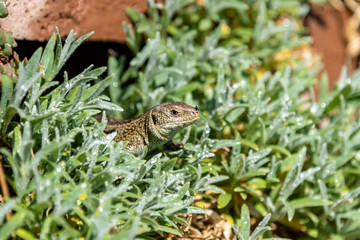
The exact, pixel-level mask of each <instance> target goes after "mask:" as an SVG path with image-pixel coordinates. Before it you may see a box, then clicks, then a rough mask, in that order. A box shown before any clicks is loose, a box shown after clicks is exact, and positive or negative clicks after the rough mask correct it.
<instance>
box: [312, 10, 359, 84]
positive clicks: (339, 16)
mask: <svg viewBox="0 0 360 240" xmlns="http://www.w3.org/2000/svg"><path fill="white" fill-rule="evenodd" d="M349 16H350V13H349V12H348V11H346V9H343V10H341V11H338V10H335V9H334V8H332V7H331V6H328V5H326V4H321V5H320V4H312V5H311V10H310V12H309V14H308V16H307V17H306V18H305V25H307V26H308V28H309V32H310V35H311V37H312V38H313V40H314V42H313V47H314V49H315V50H316V51H317V52H318V53H319V54H320V55H321V56H322V61H323V63H324V65H325V71H326V72H327V74H328V76H329V89H332V88H333V87H334V85H335V83H336V81H337V80H338V79H339V76H340V73H341V70H342V68H343V66H344V65H347V67H348V68H349V71H350V72H353V71H354V70H355V69H356V66H357V61H356V59H351V58H350V57H348V56H347V55H346V44H347V42H346V39H345V37H344V28H345V27H344V26H345V23H346V21H347V19H348V18H349Z"/></svg>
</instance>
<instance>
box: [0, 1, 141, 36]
mask: <svg viewBox="0 0 360 240" xmlns="http://www.w3.org/2000/svg"><path fill="white" fill-rule="evenodd" d="M128 7H132V8H134V9H135V10H137V11H140V12H144V11H145V10H146V8H147V4H146V0H101V1H99V0H86V1H85V0H77V1H73V0H72V1H71V0H56V1H55V0H26V1H24V0H12V1H10V6H9V7H8V11H9V16H8V17H6V18H5V19H1V20H0V26H1V27H2V28H4V29H5V30H6V31H11V32H13V34H14V37H15V38H16V39H17V40H36V41H46V40H48V39H49V37H50V36H51V34H52V33H53V32H54V31H55V27H56V26H57V27H58V28H59V31H60V33H61V34H62V36H67V35H68V33H69V31H70V30H71V29H74V31H75V32H77V33H78V36H81V35H84V34H86V33H88V32H91V31H95V34H93V35H92V36H91V38H90V40H92V41H107V42H124V41H125V38H126V35H125V32H124V30H123V27H122V22H123V21H127V22H129V20H128V18H127V15H126V12H125V10H126V8H128Z"/></svg>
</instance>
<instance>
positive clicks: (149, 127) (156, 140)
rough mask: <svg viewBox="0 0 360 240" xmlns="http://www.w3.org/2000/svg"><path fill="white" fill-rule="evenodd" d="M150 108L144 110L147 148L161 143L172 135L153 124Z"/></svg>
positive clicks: (152, 147)
mask: <svg viewBox="0 0 360 240" xmlns="http://www.w3.org/2000/svg"><path fill="white" fill-rule="evenodd" d="M152 114H153V112H152V110H150V111H148V112H146V131H147V137H148V140H149V143H150V144H149V149H150V150H151V149H154V148H155V147H156V146H158V145H161V144H163V143H165V142H167V141H168V140H169V139H171V138H172V137H173V136H170V132H169V131H166V129H163V128H160V127H159V126H157V125H155V123H154V121H153V118H152V117H151V116H152Z"/></svg>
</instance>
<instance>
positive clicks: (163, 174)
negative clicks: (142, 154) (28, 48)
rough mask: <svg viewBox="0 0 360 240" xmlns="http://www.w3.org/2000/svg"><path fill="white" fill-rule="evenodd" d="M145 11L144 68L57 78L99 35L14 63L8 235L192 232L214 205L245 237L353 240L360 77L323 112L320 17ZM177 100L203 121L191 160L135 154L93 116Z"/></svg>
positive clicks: (231, 9)
mask: <svg viewBox="0 0 360 240" xmlns="http://www.w3.org/2000/svg"><path fill="white" fill-rule="evenodd" d="M148 5H149V10H148V13H147V14H139V13H137V12H135V11H134V10H131V9H129V10H128V14H129V16H130V18H131V19H132V21H133V26H134V27H133V28H132V27H131V26H130V25H127V24H124V29H125V31H126V32H127V34H128V41H127V43H128V46H129V47H130V49H131V50H132V51H133V53H134V57H133V58H132V59H129V60H130V61H129V63H128V64H127V61H126V59H125V57H121V58H119V59H115V58H114V57H110V58H109V64H108V75H109V76H108V77H107V78H105V79H101V77H100V76H101V75H102V74H103V73H104V72H105V71H106V68H98V69H92V67H91V66H90V67H89V68H87V69H85V70H84V71H83V72H82V73H80V74H79V75H77V76H75V77H73V78H71V79H68V77H67V74H66V72H64V77H63V78H61V77H60V76H59V73H60V70H61V69H62V67H63V65H64V63H65V62H66V60H67V59H68V58H69V57H70V55H71V54H72V53H73V52H74V50H75V49H76V48H77V47H78V46H79V44H81V42H83V41H84V40H85V39H86V38H87V37H88V36H89V35H86V36H83V37H81V38H79V39H78V40H76V41H75V35H74V34H73V33H72V32H71V33H70V34H69V36H68V38H67V40H66V41H65V43H64V44H62V42H61V39H60V36H59V34H58V33H56V34H54V36H53V37H52V38H51V39H50V40H49V42H48V44H47V46H46V47H45V48H44V50H42V49H39V50H37V51H36V52H35V53H34V54H33V56H32V57H31V58H30V59H29V61H22V62H20V63H19V64H18V66H15V67H17V68H18V69H17V71H16V74H17V76H16V82H14V81H13V80H11V79H10V78H7V77H3V75H2V77H1V80H2V88H1V111H0V119H1V121H0V129H1V136H0V137H1V139H2V141H3V142H9V144H8V145H6V146H3V147H2V148H1V149H0V151H1V156H2V162H3V166H4V168H5V175H6V182H7V184H8V185H9V188H10V195H9V196H8V197H7V196H5V199H4V200H5V201H4V202H1V203H0V224H1V227H0V236H1V237H4V238H7V237H10V236H17V237H19V238H24V239H34V238H61V239H68V238H86V239H92V238H95V239H101V238H115V239H125V238H126V239H134V238H135V237H138V238H146V239H147V238H149V237H154V236H156V235H159V234H160V235H163V234H166V233H170V234H176V235H181V234H182V229H181V227H180V226H181V225H187V224H188V223H187V222H186V221H185V220H184V218H183V216H184V214H187V213H198V214H203V213H205V210H206V208H213V209H214V210H215V211H219V212H221V213H223V214H224V215H226V216H227V218H228V221H229V222H232V223H234V225H233V231H234V233H235V234H236V235H237V236H238V238H239V239H258V238H260V237H265V238H266V237H271V236H278V237H288V238H300V237H302V238H309V239H311V238H316V239H321V238H323V239H329V238H340V237H343V238H347V239H353V238H355V236H357V235H358V234H359V230H358V229H359V227H360V226H359V225H360V219H359V214H357V213H358V212H359V198H358V195H359V194H360V182H359V178H358V175H359V174H360V172H359V170H358V169H359V165H360V157H359V153H358V151H359V146H360V145H359V130H360V121H359V117H358V116H357V111H358V106H359V97H360V96H359V92H360V91H359V90H360V74H359V73H358V72H357V73H355V74H354V75H353V76H352V77H349V76H348V74H347V72H346V70H344V71H343V74H342V76H341V78H340V80H339V82H338V85H337V87H336V88H335V89H334V90H333V91H331V92H330V93H328V92H327V78H326V76H325V75H324V76H323V78H322V88H321V90H320V93H319V99H318V101H315V96H314V95H315V94H314V91H313V89H312V85H313V84H314V83H316V78H315V74H316V73H317V70H318V68H317V67H316V66H314V64H313V62H312V60H311V57H312V55H310V58H307V57H306V56H307V54H308V53H309V50H308V43H309V41H310V39H309V38H308V37H306V36H305V35H304V32H305V31H304V29H303V28H302V25H301V22H300V20H299V18H300V17H301V16H303V15H304V14H305V13H306V11H307V4H305V3H304V4H303V3H300V2H298V1H281V0H275V1H274V0H272V1H270V0H268V1H250V0H249V1H237V0H231V1H217V0H208V1H201V0H198V1H190V0H181V1H180V0H179V1H177V0H174V1H166V2H165V4H164V5H163V4H161V3H155V2H154V1H148ZM108 86H111V87H110V88H108ZM105 89H107V91H108V93H109V96H110V98H109V97H107V96H106V95H102V94H103V91H104V90H105ZM166 101H185V102H186V103H188V104H190V105H194V106H195V105H197V106H198V107H199V109H200V111H201V113H202V120H201V121H199V122H198V123H197V124H196V125H194V126H191V127H189V128H188V129H187V130H184V131H183V132H181V133H180V134H178V135H177V136H176V138H175V142H181V143H183V144H184V146H185V149H184V150H179V151H176V152H174V151H169V150H166V149H163V150H161V149H159V150H157V151H154V152H152V153H150V154H149V155H148V156H146V159H141V158H137V157H134V156H133V155H132V154H130V153H128V152H126V151H125V150H124V148H123V147H124V143H122V142H120V143H114V142H112V141H111V140H112V138H113V137H114V134H111V135H108V136H104V135H103V134H102V130H103V129H104V127H105V123H97V122H96V121H95V120H94V118H92V116H93V115H95V114H98V113H101V110H108V113H109V114H112V115H116V116H119V117H122V118H132V117H135V116H137V115H139V114H140V113H142V112H144V111H145V110H146V109H148V108H150V107H152V106H154V105H156V104H159V103H161V102H166ZM123 109H126V111H123ZM103 117H104V118H105V113H103ZM0 177H1V176H0ZM2 177H3V179H4V176H2ZM2 193H3V189H2ZM195 196H196V199H197V200H196V201H194V199H195ZM214 200H215V201H216V203H217V204H216V205H213V204H211V203H213V202H214ZM209 203H210V204H209ZM196 206H197V207H196ZM204 207H205V209H203V208H204ZM10 210H11V215H9V211H10ZM6 215H7V216H6ZM269 225H270V226H271V228H270V226H269ZM270 229H271V230H272V231H269V230H270Z"/></svg>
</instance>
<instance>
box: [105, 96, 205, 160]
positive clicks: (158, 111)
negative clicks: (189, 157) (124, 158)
mask: <svg viewBox="0 0 360 240" xmlns="http://www.w3.org/2000/svg"><path fill="white" fill-rule="evenodd" d="M198 119H199V109H198V107H192V106H189V105H187V104H186V103H184V102H168V103H163V104H160V105H157V106H155V107H153V108H151V109H149V110H148V111H147V112H145V113H144V114H142V115H140V116H139V117H138V118H136V119H131V120H120V119H116V118H114V117H108V119H107V120H108V123H107V125H106V128H105V129H104V132H105V133H112V132H114V131H116V132H117V135H116V136H115V138H114V141H116V142H119V141H127V142H128V144H127V145H126V149H127V150H128V151H129V152H131V153H133V154H134V155H136V156H139V155H141V154H143V152H144V150H145V148H148V150H152V149H154V148H156V147H158V146H160V145H162V144H164V143H166V142H167V141H169V140H171V139H172V138H173V137H174V136H175V134H176V133H178V132H179V131H180V130H182V129H183V128H185V127H187V126H189V125H191V124H192V123H194V122H195V121H196V120H198ZM98 120H99V119H98Z"/></svg>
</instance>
